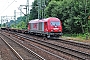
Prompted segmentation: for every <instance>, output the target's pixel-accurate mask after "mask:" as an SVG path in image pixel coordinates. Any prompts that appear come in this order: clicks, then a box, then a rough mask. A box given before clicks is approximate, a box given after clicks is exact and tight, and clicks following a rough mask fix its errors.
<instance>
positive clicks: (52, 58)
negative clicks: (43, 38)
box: [3, 33, 67, 60]
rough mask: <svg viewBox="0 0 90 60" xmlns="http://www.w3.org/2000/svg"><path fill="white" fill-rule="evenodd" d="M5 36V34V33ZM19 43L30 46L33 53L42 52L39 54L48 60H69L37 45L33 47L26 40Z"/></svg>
mask: <svg viewBox="0 0 90 60" xmlns="http://www.w3.org/2000/svg"><path fill="white" fill-rule="evenodd" d="M3 34H5V33H3ZM5 35H7V34H5ZM9 36H10V35H9ZM19 36H20V35H19ZM16 38H19V39H21V38H20V37H16ZM18 41H19V42H21V43H23V44H25V43H26V45H29V46H30V47H29V48H30V49H33V51H34V50H35V51H38V52H40V53H39V54H42V56H43V57H45V59H46V60H67V59H65V58H63V57H61V56H58V55H56V54H53V53H51V52H49V51H47V50H45V49H42V48H40V47H38V46H36V45H33V44H31V43H29V42H28V43H27V42H25V40H22V41H21V40H18ZM31 46H32V48H31ZM34 47H35V48H34ZM38 52H37V53H38Z"/></svg>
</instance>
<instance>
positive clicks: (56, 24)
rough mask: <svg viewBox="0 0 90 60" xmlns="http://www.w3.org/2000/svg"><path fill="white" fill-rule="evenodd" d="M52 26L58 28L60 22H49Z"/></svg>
mask: <svg viewBox="0 0 90 60" xmlns="http://www.w3.org/2000/svg"><path fill="white" fill-rule="evenodd" d="M51 25H52V26H59V25H60V22H59V21H51Z"/></svg>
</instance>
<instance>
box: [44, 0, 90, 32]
mask: <svg viewBox="0 0 90 60" xmlns="http://www.w3.org/2000/svg"><path fill="white" fill-rule="evenodd" d="M85 1H86V0H58V1H57V0H52V1H51V2H50V3H49V4H48V6H47V7H46V9H45V14H46V17H58V18H59V19H61V21H62V25H63V32H68V33H85V32H86V28H87V21H88V16H89V15H90V6H89V5H90V1H88V2H85Z"/></svg>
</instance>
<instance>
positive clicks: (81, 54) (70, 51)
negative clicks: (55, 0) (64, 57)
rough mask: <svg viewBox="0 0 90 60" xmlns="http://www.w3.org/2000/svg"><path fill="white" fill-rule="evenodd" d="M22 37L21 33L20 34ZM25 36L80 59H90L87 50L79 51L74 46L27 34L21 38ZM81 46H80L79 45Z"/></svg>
mask: <svg viewBox="0 0 90 60" xmlns="http://www.w3.org/2000/svg"><path fill="white" fill-rule="evenodd" d="M19 37H20V35H19ZM23 37H24V38H25V39H29V40H31V41H33V42H35V43H38V44H41V45H44V46H46V47H49V48H52V49H55V50H57V51H59V52H63V53H65V54H68V55H71V56H74V57H76V58H78V59H81V60H89V59H90V54H88V53H85V52H82V51H78V50H75V49H72V48H68V47H65V46H59V45H57V44H52V43H49V42H46V41H42V40H38V39H35V38H34V39H33V38H29V37H27V36H21V38H23ZM79 47H80V46H79Z"/></svg>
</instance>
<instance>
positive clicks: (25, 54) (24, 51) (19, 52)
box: [1, 35, 45, 60]
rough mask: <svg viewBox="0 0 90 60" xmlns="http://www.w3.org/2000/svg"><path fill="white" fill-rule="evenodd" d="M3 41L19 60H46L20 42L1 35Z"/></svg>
mask: <svg viewBox="0 0 90 60" xmlns="http://www.w3.org/2000/svg"><path fill="white" fill-rule="evenodd" d="M1 38H2V39H3V41H4V42H5V43H6V44H7V45H8V46H9V48H10V49H11V50H12V51H13V52H14V53H15V55H16V56H17V57H18V59H19V60H27V59H29V60H45V59H44V58H42V57H41V56H39V55H38V54H36V53H35V52H33V51H32V50H30V49H29V48H27V47H25V46H23V45H22V44H20V43H19V42H17V41H15V40H12V39H11V38H9V37H7V36H4V35H1Z"/></svg>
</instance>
